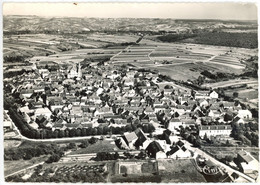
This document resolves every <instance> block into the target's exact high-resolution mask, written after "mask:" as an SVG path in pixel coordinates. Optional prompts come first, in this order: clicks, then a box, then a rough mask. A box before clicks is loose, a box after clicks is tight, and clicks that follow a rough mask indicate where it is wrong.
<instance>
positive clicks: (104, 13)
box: [3, 2, 257, 20]
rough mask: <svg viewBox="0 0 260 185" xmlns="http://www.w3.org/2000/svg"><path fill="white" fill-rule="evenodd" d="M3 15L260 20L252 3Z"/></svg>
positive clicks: (12, 9)
mask: <svg viewBox="0 0 260 185" xmlns="http://www.w3.org/2000/svg"><path fill="white" fill-rule="evenodd" d="M3 14H4V15H38V16H67V17H103V18H106V17H110V18H118V17H131V18H176V19H225V20H257V6H256V5H255V4H253V3H230V2H229V3H220V2H219V3H104V2H103V3H77V5H75V4H73V3H4V4H3Z"/></svg>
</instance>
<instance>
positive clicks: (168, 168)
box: [158, 159, 206, 183]
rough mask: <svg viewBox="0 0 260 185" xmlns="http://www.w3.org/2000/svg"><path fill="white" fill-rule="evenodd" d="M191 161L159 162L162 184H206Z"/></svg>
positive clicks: (169, 160) (170, 160)
mask: <svg viewBox="0 0 260 185" xmlns="http://www.w3.org/2000/svg"><path fill="white" fill-rule="evenodd" d="M192 160H193V159H180V160H173V159H166V160H159V161H158V165H159V174H160V176H161V178H162V182H163V183H177V182H179V183H180V182H186V183H188V182H190V183H194V182H206V180H205V179H204V177H203V175H202V174H200V173H199V172H198V171H197V169H196V167H195V165H194V163H193V162H192Z"/></svg>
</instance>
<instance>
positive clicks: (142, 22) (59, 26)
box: [3, 15, 257, 34]
mask: <svg viewBox="0 0 260 185" xmlns="http://www.w3.org/2000/svg"><path fill="white" fill-rule="evenodd" d="M236 28H237V29H241V30H250V31H252V30H253V31H255V30H257V22H256V21H249V22H245V21H221V20H174V19H158V18H150V19H144V18H139V19H133V18H118V19H114V18H69V17H52V18H51V17H38V16H15V15H13V16H4V17H3V30H4V33H5V34H8V33H9V34H11V33H16V32H18V33H48V32H52V33H53V32H60V33H82V32H83V33H84V32H88V31H123V32H128V31H133V32H134V31H145V32H161V33H163V32H173V33H192V32H196V31H197V30H214V29H229V30H230V29H231V30H232V29H236Z"/></svg>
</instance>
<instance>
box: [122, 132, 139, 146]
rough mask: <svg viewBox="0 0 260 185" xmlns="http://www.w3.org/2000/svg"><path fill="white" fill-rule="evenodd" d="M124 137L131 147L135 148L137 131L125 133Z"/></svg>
mask: <svg viewBox="0 0 260 185" xmlns="http://www.w3.org/2000/svg"><path fill="white" fill-rule="evenodd" d="M123 138H124V140H125V142H126V144H127V145H128V147H129V148H130V149H135V142H136V141H137V140H138V136H137V135H136V133H135V132H130V133H124V137H123Z"/></svg>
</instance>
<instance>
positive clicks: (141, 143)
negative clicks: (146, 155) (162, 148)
mask: <svg viewBox="0 0 260 185" xmlns="http://www.w3.org/2000/svg"><path fill="white" fill-rule="evenodd" d="M134 132H135V134H136V135H137V137H138V140H137V141H136V143H135V147H136V148H139V147H140V148H143V149H145V148H146V147H147V146H148V144H149V143H150V140H148V138H147V136H146V135H145V134H144V132H143V131H142V129H140V128H137V129H136V130H135V131H134Z"/></svg>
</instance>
